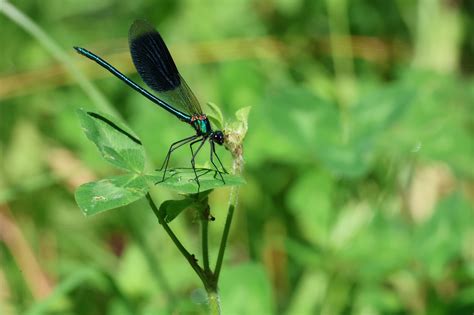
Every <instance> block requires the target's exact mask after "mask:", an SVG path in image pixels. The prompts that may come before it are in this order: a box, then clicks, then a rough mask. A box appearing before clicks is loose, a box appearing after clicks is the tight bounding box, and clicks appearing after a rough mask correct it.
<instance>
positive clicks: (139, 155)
mask: <svg viewBox="0 0 474 315" xmlns="http://www.w3.org/2000/svg"><path fill="white" fill-rule="evenodd" d="M77 115H78V116H79V119H80V122H81V126H82V128H83V130H84V132H85V134H86V135H87V138H89V139H90V140H91V141H92V142H94V143H95V145H96V146H97V148H98V149H99V151H100V153H101V154H102V156H103V157H104V159H106V160H107V161H109V162H110V163H112V164H113V165H115V166H117V167H119V168H122V169H125V170H130V171H133V172H136V173H140V172H142V171H143V168H144V166H145V151H144V149H143V146H142V144H141V141H140V140H139V139H138V137H137V136H136V135H135V134H134V133H133V131H131V130H130V129H129V128H128V127H127V126H125V125H124V124H122V123H119V122H117V119H115V118H113V117H110V116H108V115H106V114H97V113H92V112H86V111H84V110H82V109H79V110H77Z"/></svg>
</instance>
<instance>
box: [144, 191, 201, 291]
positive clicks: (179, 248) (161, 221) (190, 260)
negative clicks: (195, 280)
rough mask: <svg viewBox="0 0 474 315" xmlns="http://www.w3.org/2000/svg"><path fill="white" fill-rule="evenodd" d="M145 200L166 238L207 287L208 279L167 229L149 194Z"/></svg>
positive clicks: (194, 259)
mask: <svg viewBox="0 0 474 315" xmlns="http://www.w3.org/2000/svg"><path fill="white" fill-rule="evenodd" d="M146 198H147V200H148V203H149V204H150V207H151V209H152V210H153V213H154V214H155V216H156V217H157V219H158V222H159V223H160V224H161V225H162V226H163V228H164V229H165V232H166V233H167V234H168V236H169V237H170V238H171V240H172V241H173V243H174V244H175V245H176V247H177V248H178V250H179V251H180V252H181V254H183V256H184V258H186V260H187V261H188V263H189V265H191V268H193V269H194V271H195V272H196V274H197V275H198V276H199V278H201V281H202V282H203V283H204V285H205V286H206V287H207V283H208V279H207V278H206V275H205V273H204V271H203V270H202V268H201V267H200V266H199V265H198V263H197V261H196V257H194V255H191V254H190V253H189V252H188V251H187V250H186V248H184V246H183V244H181V242H180V241H179V239H178V238H177V237H176V235H175V234H174V232H173V231H172V230H171V228H170V227H169V225H168V223H166V221H165V219H164V218H163V216H162V215H161V214H160V211H159V210H158V208H157V207H156V205H155V203H154V202H153V199H152V198H151V196H150V193H147V194H146Z"/></svg>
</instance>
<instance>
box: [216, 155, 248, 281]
mask: <svg viewBox="0 0 474 315" xmlns="http://www.w3.org/2000/svg"><path fill="white" fill-rule="evenodd" d="M240 159H241V157H239V158H237V159H235V158H234V163H233V173H234V174H237V175H240V173H241V172H242V161H241V160H240ZM238 198H239V186H232V188H231V189H230V196H229V210H228V211H227V218H226V220H225V225H224V232H223V233H222V239H221V244H220V246H219V253H218V254H217V261H216V268H215V269H214V277H215V281H216V283H217V282H218V281H219V275H220V272H221V268H222V262H223V260H224V253H225V248H226V246H227V239H228V238H229V232H230V226H231V224H232V218H233V217H234V210H235V207H236V206H237V200H238Z"/></svg>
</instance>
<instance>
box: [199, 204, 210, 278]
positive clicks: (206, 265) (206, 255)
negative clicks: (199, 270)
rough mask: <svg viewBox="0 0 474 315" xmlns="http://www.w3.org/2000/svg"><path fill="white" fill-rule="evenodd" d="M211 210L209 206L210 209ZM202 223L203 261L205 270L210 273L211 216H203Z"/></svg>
mask: <svg viewBox="0 0 474 315" xmlns="http://www.w3.org/2000/svg"><path fill="white" fill-rule="evenodd" d="M207 211H209V207H208V210H207ZM201 225H202V231H201V237H202V262H203V266H204V272H206V273H209V271H210V268H209V241H208V239H209V237H208V235H209V229H208V227H209V216H206V215H205V214H204V215H203V217H202V218H201Z"/></svg>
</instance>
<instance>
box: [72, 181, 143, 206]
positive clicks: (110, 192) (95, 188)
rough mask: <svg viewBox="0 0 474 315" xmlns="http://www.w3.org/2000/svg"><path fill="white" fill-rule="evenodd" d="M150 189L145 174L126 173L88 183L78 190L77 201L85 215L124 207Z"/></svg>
mask: <svg viewBox="0 0 474 315" xmlns="http://www.w3.org/2000/svg"><path fill="white" fill-rule="evenodd" d="M147 191H148V184H147V181H146V179H145V177H144V176H140V175H136V174H126V175H120V176H115V177H111V178H108V179H103V180H99V181H96V182H91V183H87V184H84V185H81V186H79V188H78V189H77V190H76V194H75V197H76V202H77V204H78V205H79V207H80V208H81V209H82V212H83V213H84V214H85V215H93V214H97V213H99V212H102V211H106V210H110V209H114V208H118V207H122V206H125V205H128V204H130V203H132V202H134V201H136V200H138V199H140V198H142V197H143V196H144V195H145V194H146V193H147Z"/></svg>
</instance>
